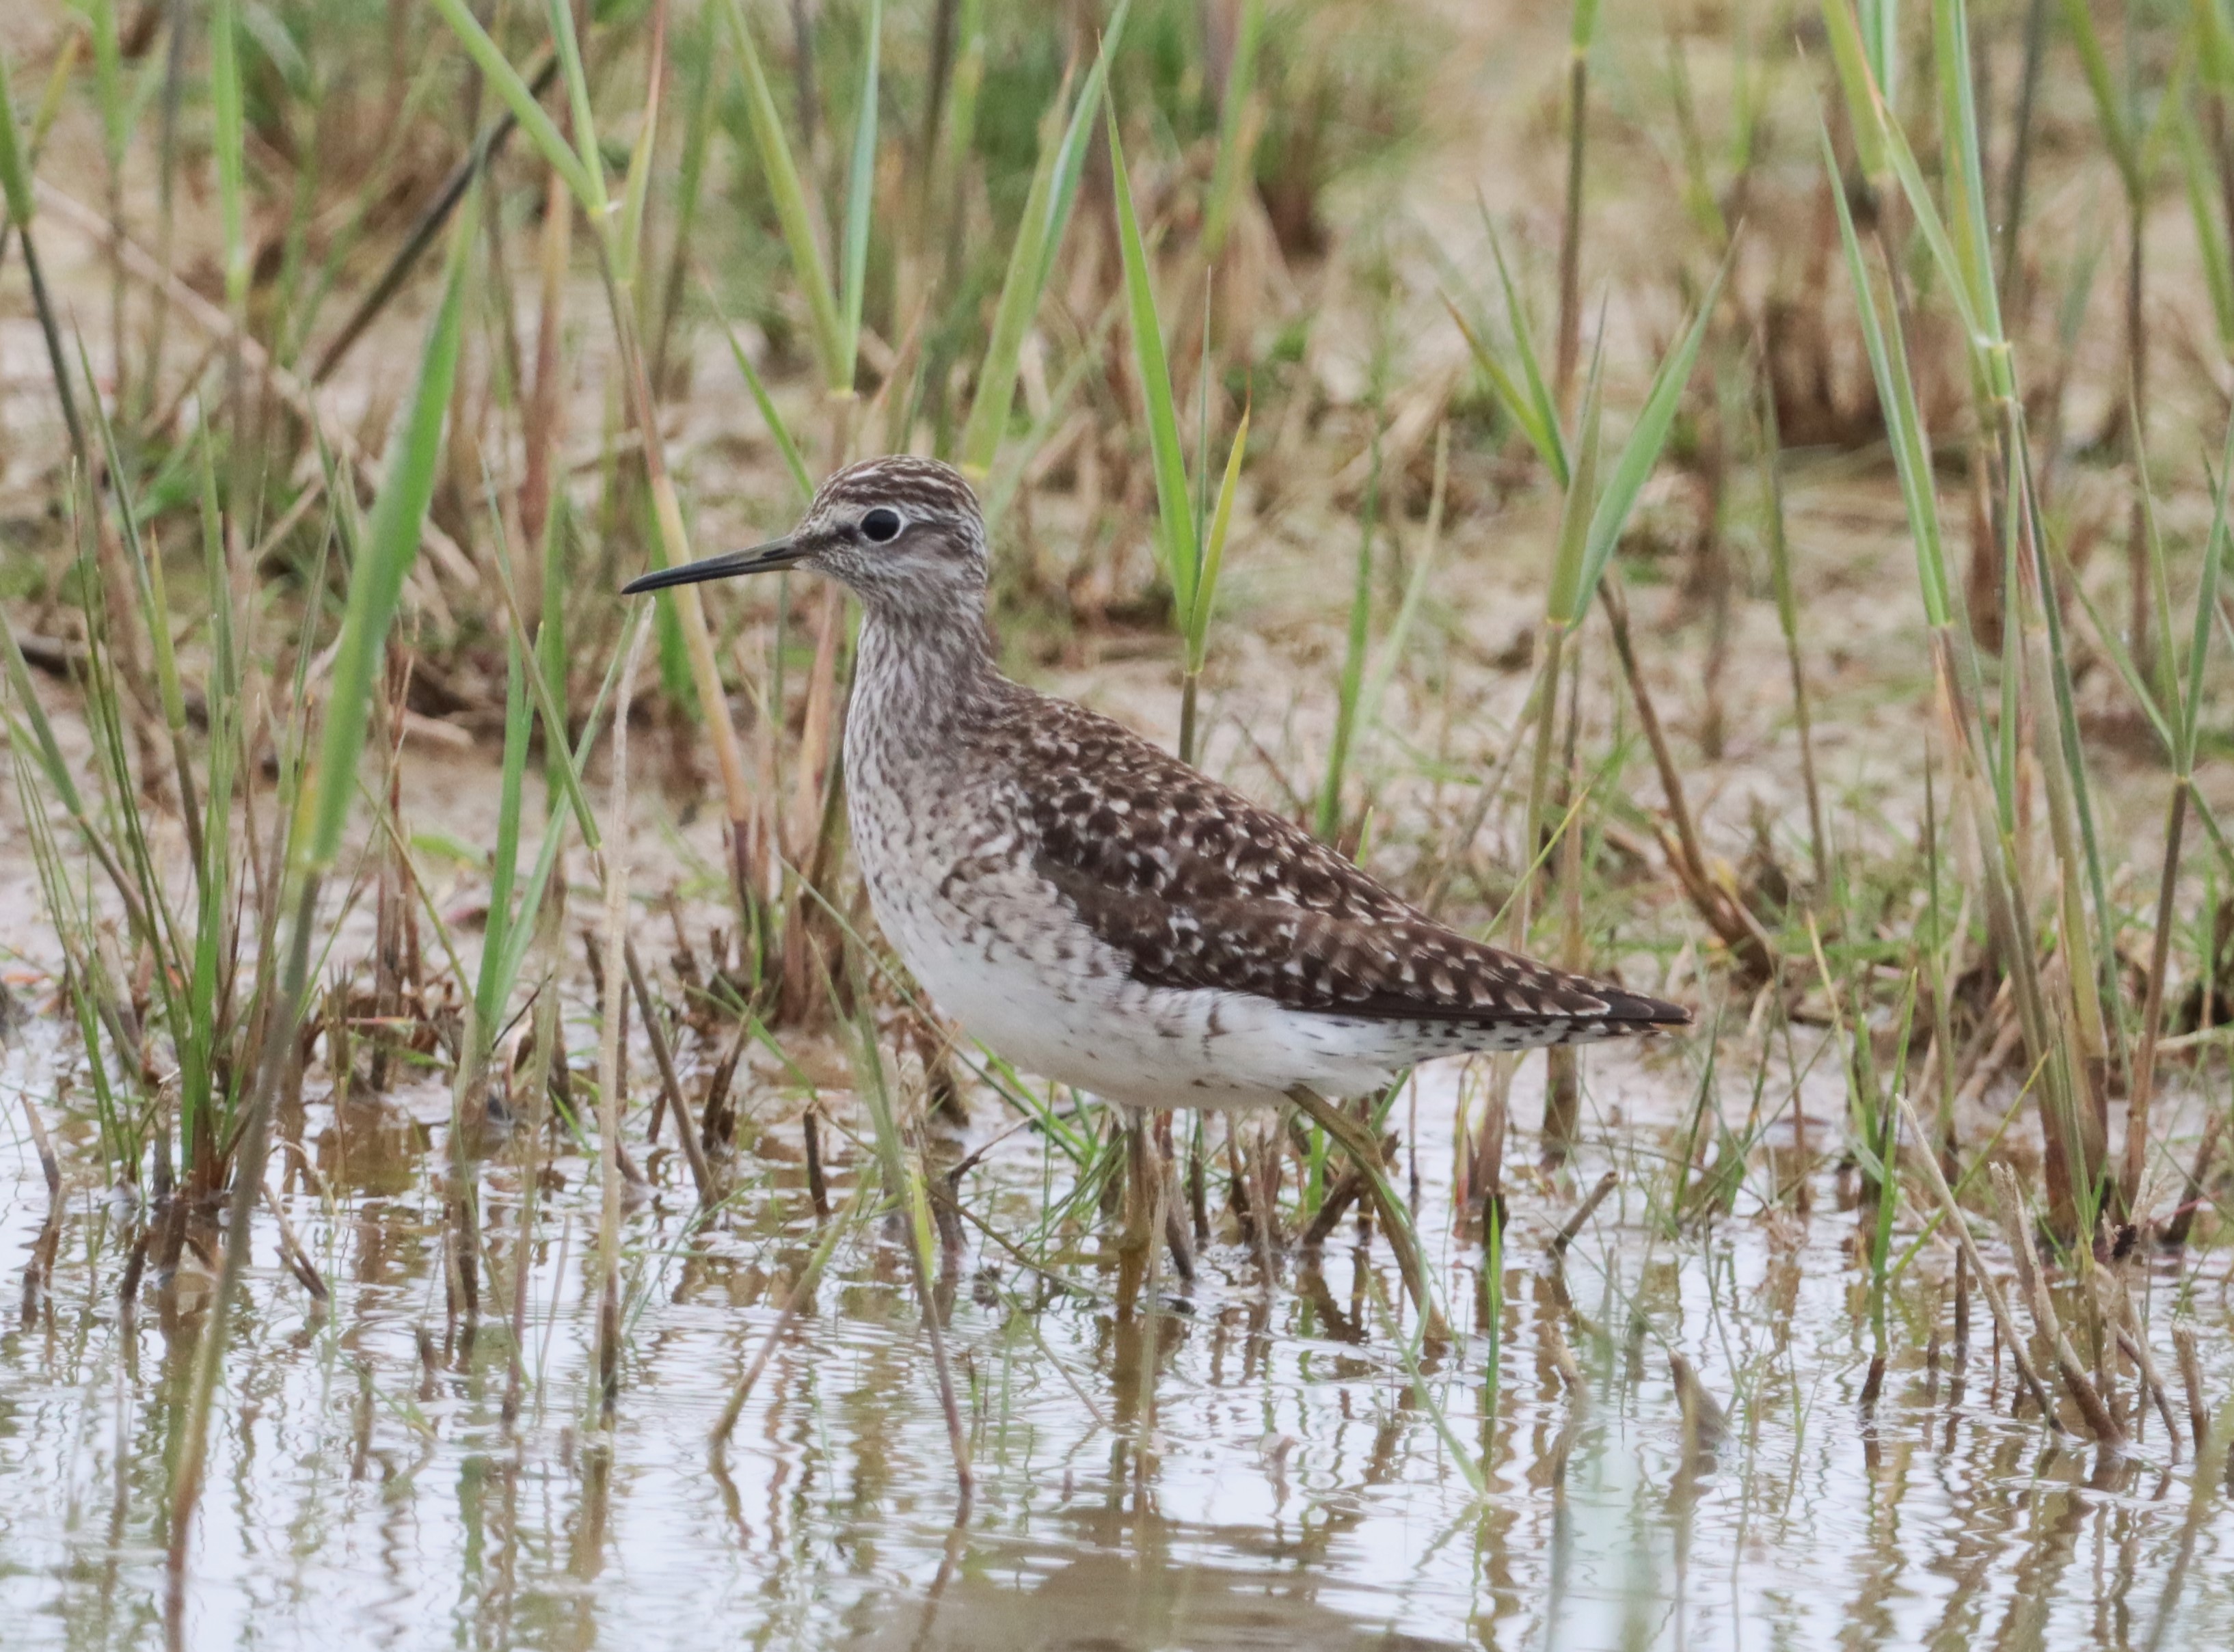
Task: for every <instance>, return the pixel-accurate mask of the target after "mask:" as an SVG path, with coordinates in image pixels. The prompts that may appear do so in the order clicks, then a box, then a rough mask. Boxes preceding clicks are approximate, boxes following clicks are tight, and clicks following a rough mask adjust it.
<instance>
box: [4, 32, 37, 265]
mask: <svg viewBox="0 0 2234 1652" xmlns="http://www.w3.org/2000/svg"><path fill="white" fill-rule="evenodd" d="M9 74H10V70H9V63H8V57H7V54H6V53H4V52H0V199H3V200H5V201H6V203H7V206H8V218H9V220H10V222H11V223H14V224H16V225H25V224H29V222H30V221H31V211H32V206H31V168H30V165H29V157H28V156H27V155H26V154H25V153H24V151H23V140H22V138H21V136H20V135H19V134H17V132H16V105H15V103H14V101H12V100H11V99H10V96H9V95H8V81H9Z"/></svg>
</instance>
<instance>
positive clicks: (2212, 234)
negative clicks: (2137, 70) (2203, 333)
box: [2176, 110, 2234, 350]
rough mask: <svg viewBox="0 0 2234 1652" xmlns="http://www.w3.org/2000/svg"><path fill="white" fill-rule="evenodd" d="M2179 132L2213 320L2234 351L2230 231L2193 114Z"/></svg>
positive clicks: (2181, 121) (2223, 345) (2182, 119)
mask: <svg viewBox="0 0 2234 1652" xmlns="http://www.w3.org/2000/svg"><path fill="white" fill-rule="evenodd" d="M2176 130H2177V135H2178V140H2179V160H2180V173H2181V180H2182V181H2183V182H2184V183H2185V185H2186V186H2187V210H2188V213H2189V215H2190V216H2191V217H2192V218H2193V219H2194V220H2195V246H2196V251H2197V252H2198V253H2199V254H2200V255H2201V257H2202V260H2203V284H2204V285H2205V288H2206V289H2208V290H2209V291H2210V294H2211V319H2212V320H2213V321H2215V322H2216V323H2218V345H2219V348H2220V349H2222V350H2234V268H2230V267H2229V264H2228V259H2227V254H2226V235H2227V232H2226V230H2225V228H2224V226H2222V225H2220V223H2219V222H2218V208H2217V207H2216V206H2213V205H2212V204H2211V189H2212V186H2213V184H2214V182H2215V180H2213V179H2212V177H2211V161H2210V160H2209V158H2208V157H2207V156H2205V153H2204V152H2203V140H2202V136H2201V134H2198V132H2197V131H2196V129H2195V118H2194V116H2193V115H2192V114H2190V113H2188V112H2187V111H2185V110H2182V111H2181V112H2180V114H2179V117H2178V126H2177V129H2176Z"/></svg>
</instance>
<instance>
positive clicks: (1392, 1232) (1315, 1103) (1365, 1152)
mask: <svg viewBox="0 0 2234 1652" xmlns="http://www.w3.org/2000/svg"><path fill="white" fill-rule="evenodd" d="M1288 1099H1289V1100H1290V1101H1293V1102H1294V1103H1295V1104H1296V1106H1297V1107H1299V1108H1301V1109H1302V1111H1303V1116H1304V1117H1306V1118H1308V1119H1309V1120H1310V1121H1311V1122H1312V1123H1313V1124H1316V1125H1317V1126H1319V1127H1320V1128H1321V1129H1323V1130H1324V1131H1325V1132H1326V1133H1327V1134H1328V1135H1329V1136H1330V1137H1332V1138H1333V1139H1334V1142H1335V1145H1336V1146H1338V1147H1340V1148H1341V1149H1342V1152H1344V1153H1346V1154H1347V1155H1348V1156H1349V1161H1350V1163H1351V1164H1353V1165H1355V1166H1357V1173H1358V1174H1359V1175H1360V1176H1362V1177H1363V1178H1364V1179H1365V1189H1366V1192H1368V1194H1369V1195H1371V1197H1372V1199H1373V1203H1374V1205H1375V1208H1377V1209H1378V1210H1379V1211H1380V1212H1381V1225H1382V1230H1383V1231H1385V1232H1386V1233H1387V1234H1388V1248H1389V1249H1390V1250H1394V1251H1395V1253H1396V1266H1397V1269H1398V1270H1399V1271H1400V1272H1401V1273H1402V1274H1403V1276H1404V1288H1405V1290H1408V1292H1410V1293H1411V1297H1412V1304H1413V1306H1414V1307H1415V1308H1416V1309H1419V1311H1420V1316H1421V1319H1422V1320H1423V1321H1424V1322H1425V1330H1426V1335H1427V1341H1428V1342H1447V1341H1449V1340H1450V1329H1449V1327H1448V1326H1447V1325H1446V1324H1445V1323H1444V1322H1443V1316H1442V1311H1441V1310H1440V1309H1438V1308H1437V1307H1436V1306H1435V1299H1434V1296H1433V1295H1432V1294H1431V1293H1430V1292H1429V1290H1428V1289H1427V1264H1426V1263H1424V1262H1423V1261H1421V1257H1420V1243H1419V1239H1418V1237H1417V1236H1416V1235H1415V1234H1414V1232H1413V1230H1412V1213H1411V1211H1408V1210H1407V1209H1405V1207H1404V1201H1403V1200H1402V1199H1401V1198H1397V1197H1396V1190H1395V1188H1393V1187H1391V1186H1390V1185H1388V1171H1387V1169H1386V1167H1384V1166H1383V1165H1382V1162H1381V1144H1380V1143H1379V1142H1377V1141H1375V1139H1373V1135H1372V1133H1371V1131H1370V1130H1369V1128H1368V1126H1364V1125H1362V1124H1360V1123H1359V1122H1358V1121H1357V1120H1355V1119H1353V1118H1351V1117H1350V1116H1349V1114H1348V1113H1344V1112H1343V1111H1342V1109H1341V1108H1340V1107H1336V1105H1335V1104H1334V1103H1333V1102H1331V1101H1329V1100H1327V1099H1326V1098H1325V1097H1324V1096H1323V1095H1321V1094H1319V1093H1318V1092H1317V1091H1316V1090H1314V1089H1312V1088H1311V1087H1310V1086H1309V1085H1308V1084H1298V1085H1297V1086H1296V1087H1294V1088H1293V1089H1291V1090H1290V1091H1289V1092H1288Z"/></svg>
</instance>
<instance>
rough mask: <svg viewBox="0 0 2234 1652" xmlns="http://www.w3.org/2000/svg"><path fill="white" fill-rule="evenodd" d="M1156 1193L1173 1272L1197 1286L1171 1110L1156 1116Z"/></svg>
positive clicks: (1162, 1111) (1192, 1243)
mask: <svg viewBox="0 0 2234 1652" xmlns="http://www.w3.org/2000/svg"><path fill="white" fill-rule="evenodd" d="M1155 1128H1156V1160H1157V1167H1158V1172H1159V1174H1158V1176H1157V1191H1158V1192H1159V1193H1161V1194H1162V1196H1163V1198H1162V1204H1163V1209H1164V1222H1163V1229H1164V1242H1165V1244H1167V1245H1169V1246H1170V1247H1171V1252H1172V1269H1173V1271H1174V1272H1175V1273H1177V1274H1178V1275H1179V1278H1180V1280H1181V1281H1182V1282H1183V1283H1187V1284H1192V1283H1194V1236H1193V1235H1192V1233H1190V1232H1188V1231H1187V1207H1186V1201H1185V1200H1184V1199H1183V1198H1181V1197H1180V1193H1179V1148H1178V1146H1176V1145H1175V1144H1174V1143H1173V1139H1172V1114H1171V1109H1169V1108H1168V1107H1163V1108H1159V1109H1158V1110H1157V1113H1156V1127H1155Z"/></svg>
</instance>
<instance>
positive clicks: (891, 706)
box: [848, 593, 1007, 747]
mask: <svg viewBox="0 0 2234 1652" xmlns="http://www.w3.org/2000/svg"><path fill="white" fill-rule="evenodd" d="M1006 686H1007V685H1006V682H1005V681H1004V679H1003V677H1002V676H1001V674H1000V670H999V669H998V668H997V667H996V665H995V664H994V663H993V644H992V639H991V637H989V636H988V635H987V633H986V630H985V606H984V600H983V597H982V596H981V595H978V594H977V593H966V594H965V593H955V594H954V595H953V596H952V597H950V599H948V600H946V601H944V602H938V603H932V604H924V603H921V602H915V603H910V604H907V605H906V606H905V607H901V606H898V605H897V604H883V603H876V602H872V603H870V604H867V605H866V609H865V611H864V613H863V616H862V621H861V639H860V647H859V653H858V654H857V656H856V659H855V664H854V672H853V705H852V711H851V712H850V713H849V716H848V721H849V724H851V725H853V726H858V727H859V728H861V730H862V732H864V733H867V732H868V731H869V730H870V729H872V728H874V729H876V730H878V731H879V733H881V734H884V735H889V736H892V737H893V738H896V739H898V741H900V742H901V743H902V744H903V745H905V746H909V747H913V746H916V745H918V744H926V745H928V744H936V743H939V742H941V741H942V740H943V738H944V736H947V735H951V734H952V733H954V732H955V731H956V730H957V728H958V727H960V726H961V725H963V724H965V723H967V722H970V720H971V719H972V718H973V717H976V716H979V715H983V712H984V710H985V709H986V708H987V707H988V706H989V705H990V703H991V702H994V701H996V700H997V698H998V697H999V695H1000V694H1001V691H1002V689H1003V688H1004V687H1006Z"/></svg>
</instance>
